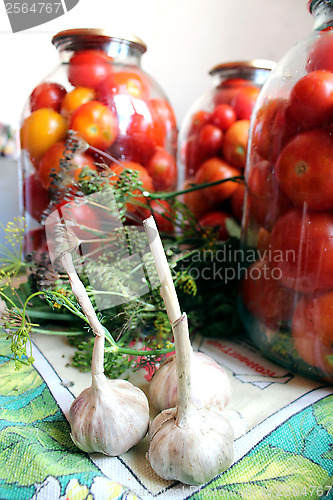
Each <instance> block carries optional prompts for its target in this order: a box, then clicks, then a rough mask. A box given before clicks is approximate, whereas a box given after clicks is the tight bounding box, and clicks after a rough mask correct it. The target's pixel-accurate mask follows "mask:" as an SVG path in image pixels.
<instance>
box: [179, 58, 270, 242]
mask: <svg viewBox="0 0 333 500" xmlns="http://www.w3.org/2000/svg"><path fill="white" fill-rule="evenodd" d="M272 67H274V63H273V62H271V61H266V60H259V59H258V60H253V61H236V62H228V63H225V64H219V65H217V66H215V67H214V68H212V69H211V70H210V72H209V74H210V75H211V76H212V77H213V79H214V85H213V88H212V89H210V90H209V91H208V92H207V93H205V94H204V95H203V96H201V97H200V98H199V99H197V100H196V101H195V102H194V104H193V105H192V106H191V108H190V109H189V111H188V112H187V114H186V116H185V118H184V121H183V123H182V126H181V128H180V131H179V136H178V169H179V176H178V187H179V189H180V190H181V189H184V188H185V189H186V188H188V187H190V186H191V185H193V184H203V183H210V182H215V181H219V180H221V179H226V178H229V177H239V176H242V175H243V171H244V166H245V159H246V154H247V142H248V131H249V127H250V117H251V113H252V109H253V107H254V104H255V102H256V99H257V97H258V94H259V92H260V88H261V86H262V85H263V83H264V82H265V81H266V79H267V77H268V75H269V73H270V71H271V69H272ZM243 198H244V185H243V184H241V183H238V184H237V183H235V182H232V181H230V182H226V183H222V184H218V185H215V186H212V187H208V188H205V189H202V190H197V191H193V192H191V193H188V194H186V196H185V197H184V202H185V204H186V205H187V206H188V207H189V208H190V210H191V211H192V212H193V213H194V214H195V216H196V217H197V218H198V219H199V222H200V225H201V226H203V227H205V226H208V227H211V226H212V227H215V226H216V227H219V233H218V234H219V238H220V239H226V238H227V237H228V232H227V229H226V220H227V219H228V218H231V217H232V218H234V219H236V221H238V223H240V221H241V217H242V207H243Z"/></svg>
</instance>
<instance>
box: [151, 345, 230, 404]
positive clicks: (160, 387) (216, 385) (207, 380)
mask: <svg viewBox="0 0 333 500" xmlns="http://www.w3.org/2000/svg"><path fill="white" fill-rule="evenodd" d="M191 379H192V381H191V390H192V392H191V397H192V403H193V404H194V405H195V406H197V407H198V408H215V409H218V410H223V409H224V408H225V407H226V405H227V404H228V403H229V401H230V398H231V385H230V382H229V378H228V376H227V374H226V372H225V370H224V369H223V368H222V367H221V366H220V365H219V364H218V363H216V361H215V360H214V359H212V358H211V357H210V356H207V355H206V354H204V353H202V352H194V351H193V350H192V349H191ZM149 401H150V403H151V404H152V405H153V406H155V408H157V409H158V410H165V409H166V408H173V407H175V406H176V404H177V374H176V358H175V356H171V357H170V358H168V359H167V360H166V361H165V362H164V363H163V364H162V365H161V366H160V368H159V369H158V370H157V371H156V373H155V374H154V376H153V378H152V380H151V382H150V385H149Z"/></svg>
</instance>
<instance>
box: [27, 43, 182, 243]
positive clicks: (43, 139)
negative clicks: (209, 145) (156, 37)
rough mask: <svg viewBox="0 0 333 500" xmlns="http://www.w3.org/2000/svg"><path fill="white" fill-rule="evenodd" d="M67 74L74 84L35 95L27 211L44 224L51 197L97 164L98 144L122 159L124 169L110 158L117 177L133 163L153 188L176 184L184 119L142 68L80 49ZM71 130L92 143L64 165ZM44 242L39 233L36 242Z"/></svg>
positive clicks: (44, 87)
mask: <svg viewBox="0 0 333 500" xmlns="http://www.w3.org/2000/svg"><path fill="white" fill-rule="evenodd" d="M67 78H68V83H67V84H66V88H65V87H64V86H62V85H60V84H58V83H54V82H45V83H42V84H40V85H38V86H37V87H36V88H35V89H34V90H33V92H32V93H31V95H30V101H29V112H28V116H26V118H25V119H24V121H23V124H22V127H21V143H22V144H21V145H22V148H23V150H24V159H25V161H26V163H27V165H26V166H25V181H24V198H25V200H24V201H25V208H26V210H27V212H28V213H29V214H30V215H31V216H32V217H33V218H34V219H36V220H37V221H38V222H39V221H40V220H41V217H42V214H43V212H44V211H45V209H46V208H47V207H48V205H49V203H50V201H52V199H53V198H54V197H55V196H56V197H57V199H59V193H63V194H64V195H65V193H66V190H68V188H69V187H70V186H72V185H73V183H74V182H75V181H76V180H78V178H79V175H80V173H81V172H82V169H83V167H89V168H90V169H93V170H96V169H97V167H96V165H95V162H96V159H100V156H98V155H97V154H96V151H95V150H96V149H97V150H100V151H102V152H106V153H109V154H110V155H111V156H112V157H114V158H116V159H117V160H119V161H120V162H121V164H122V165H123V167H120V166H119V165H118V164H116V163H112V161H111V160H110V161H109V165H108V166H109V167H110V168H111V169H112V170H114V171H115V173H116V174H117V175H119V173H120V172H121V171H122V170H123V168H128V169H131V170H135V171H137V172H139V180H141V181H142V184H143V188H145V189H147V190H149V191H170V190H173V189H175V187H176V184H177V167H176V161H175V143H176V139H177V138H176V134H177V132H176V120H175V116H174V113H173V110H172V108H171V106H170V104H169V102H168V101H167V100H166V99H165V98H164V96H161V91H160V89H159V88H158V87H157V86H156V84H155V83H154V82H152V81H151V79H149V78H148V77H147V75H146V74H145V73H144V72H142V71H141V70H140V69H139V68H138V67H134V66H121V67H119V65H117V64H115V63H114V61H113V59H112V58H111V57H109V56H108V54H107V53H106V52H104V51H102V50H79V51H77V52H74V54H73V56H72V57H71V59H70V61H69V63H68V74H67ZM69 129H70V130H74V131H76V133H77V134H78V136H80V137H81V138H82V139H83V140H84V141H86V143H88V145H89V146H90V147H89V148H88V149H87V151H86V152H84V153H78V154H76V155H75V156H74V158H73V160H72V161H71V164H70V166H68V165H67V168H66V169H64V168H63V165H62V164H63V160H64V152H65V141H66V136H67V132H68V130H69ZM105 158H106V157H103V160H104V161H105ZM35 236H36V235H35ZM35 239H36V238H35ZM38 244H39V241H38V238H37V240H36V241H33V242H32V246H38Z"/></svg>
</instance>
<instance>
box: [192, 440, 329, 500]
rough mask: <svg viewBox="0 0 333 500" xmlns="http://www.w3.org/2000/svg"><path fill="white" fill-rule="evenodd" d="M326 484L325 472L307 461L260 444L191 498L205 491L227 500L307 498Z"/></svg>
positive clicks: (199, 496) (299, 456)
mask: <svg viewBox="0 0 333 500" xmlns="http://www.w3.org/2000/svg"><path fill="white" fill-rule="evenodd" d="M330 484H331V479H330V476H329V474H328V473H327V472H326V471H325V470H324V469H322V468H321V467H319V466H318V465H316V464H314V463H312V462H311V461H310V460H308V459H306V458H304V457H302V456H301V455H294V454H293V453H289V452H286V451H284V450H281V449H278V448H274V447H271V446H267V445H263V446H260V447H258V448H256V449H255V451H254V452H253V453H250V454H249V455H247V456H245V457H244V458H243V459H242V460H240V461H239V462H237V463H236V464H235V465H234V466H233V467H231V468H230V469H229V470H228V471H226V472H225V473H224V474H223V475H222V476H221V477H220V478H218V479H216V480H215V481H213V482H212V483H210V485H209V486H208V487H207V488H205V489H203V490H202V492H199V493H198V494H197V495H194V497H193V498H197V499H201V498H202V499H203V498H209V494H210V495H212V494H215V497H214V498H223V499H230V500H235V499H237V498H244V499H250V500H253V499H256V500H257V499H269V498H270V499H272V498H283V499H284V498H289V499H295V500H302V499H304V500H310V499H317V498H318V494H317V488H318V489H319V488H324V485H330ZM210 490H211V491H210ZM208 491H209V493H208ZM319 496H320V495H319Z"/></svg>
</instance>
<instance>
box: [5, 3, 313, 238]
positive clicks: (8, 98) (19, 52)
mask: <svg viewBox="0 0 333 500" xmlns="http://www.w3.org/2000/svg"><path fill="white" fill-rule="evenodd" d="M312 24H313V23H312V16H311V15H310V13H309V12H308V10H307V0H238V1H235V0H181V1H179V0H158V1H156V0H141V1H140V2H138V1H137V0H121V1H115V0H94V1H92V0H80V1H79V3H78V4H77V5H76V7H74V8H73V9H72V10H71V11H69V12H68V13H66V14H65V15H63V16H61V17H59V18H57V19H55V20H53V21H50V22H48V23H46V24H43V25H41V26H39V27H35V28H32V29H30V30H26V31H24V32H19V33H15V34H13V33H12V32H11V28H10V24H9V20H8V18H7V14H6V12H5V7H4V3H3V2H1V3H0V51H1V58H2V78H1V93H0V123H1V124H5V125H10V127H12V128H13V129H14V130H18V128H19V122H20V114H21V111H22V109H23V106H24V104H25V102H26V100H27V97H28V95H29V94H30V92H31V90H32V89H33V88H34V87H35V86H36V85H37V84H38V83H39V82H40V80H42V79H43V78H44V77H45V76H46V75H47V74H48V73H50V72H51V71H52V70H53V68H54V67H55V66H56V65H57V63H58V53H57V50H56V49H55V48H54V46H53V45H52V44H51V38H52V36H53V35H54V34H56V33H57V32H58V31H61V30H64V29H70V28H89V27H93V28H104V29H106V30H107V31H108V32H110V33H111V34H112V33H125V34H134V35H136V36H139V37H140V38H142V39H143V40H144V41H145V43H146V44H147V46H148V50H147V52H146V54H144V56H143V58H142V67H143V69H144V70H146V71H147V72H148V73H150V75H152V76H153V77H154V78H155V79H156V80H157V81H158V82H159V83H160V85H161V86H162V88H163V89H164V91H165V92H166V94H167V96H168V97H169V100H170V101H171V104H172V106H173V108H174V110H175V113H176V117H177V120H178V125H179V126H180V125H181V122H182V120H183V118H184V116H185V114H186V111H187V110H188V108H189V107H190V106H191V104H192V103H193V101H194V100H195V99H197V98H198V97H199V96H200V95H202V94H203V93H204V92H206V91H207V90H208V89H210V88H211V87H212V86H213V81H212V78H211V77H210V76H209V75H208V72H209V70H210V69H211V68H212V67H213V66H215V65H217V64H219V63H223V62H228V61H233V60H243V59H253V58H263V59H271V60H275V61H277V60H279V59H280V58H281V56H282V55H283V54H284V53H285V52H286V51H287V50H288V49H289V48H290V47H291V46H293V45H294V44H295V43H296V42H297V41H298V40H301V39H303V38H304V37H305V36H306V35H307V34H309V33H310V32H311V30H312ZM17 185H18V168H17V160H16V158H15V155H14V157H10V156H7V155H2V157H1V161H0V222H1V223H3V224H5V223H6V222H7V221H8V220H11V219H12V218H13V217H14V216H16V215H18V212H19V204H18V189H17ZM0 241H1V237H0Z"/></svg>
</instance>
